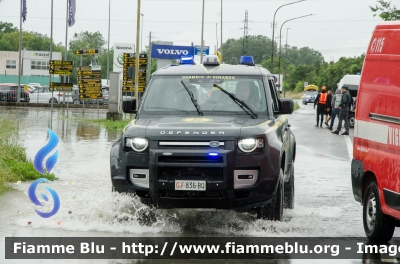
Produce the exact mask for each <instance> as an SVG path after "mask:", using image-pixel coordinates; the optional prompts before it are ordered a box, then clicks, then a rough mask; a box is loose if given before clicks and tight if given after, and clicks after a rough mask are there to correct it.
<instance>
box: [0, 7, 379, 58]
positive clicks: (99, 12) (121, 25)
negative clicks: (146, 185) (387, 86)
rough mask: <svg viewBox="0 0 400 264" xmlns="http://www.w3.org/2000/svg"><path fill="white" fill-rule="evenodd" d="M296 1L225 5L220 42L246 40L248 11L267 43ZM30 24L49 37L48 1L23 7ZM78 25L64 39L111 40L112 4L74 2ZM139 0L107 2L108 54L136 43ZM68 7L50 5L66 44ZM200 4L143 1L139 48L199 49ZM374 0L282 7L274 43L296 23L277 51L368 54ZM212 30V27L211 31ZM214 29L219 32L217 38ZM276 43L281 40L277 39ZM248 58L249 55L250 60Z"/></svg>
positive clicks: (2, 11)
mask: <svg viewBox="0 0 400 264" xmlns="http://www.w3.org/2000/svg"><path fill="white" fill-rule="evenodd" d="M294 1H295V0H293V1H290V0H289V1H286V0H222V3H223V7H222V17H223V20H222V24H223V30H222V31H223V32H222V33H223V34H222V35H223V41H224V42H225V41H226V40H227V39H229V38H235V39H237V38H240V37H243V26H244V22H243V21H244V19H245V11H246V10H247V11H248V20H249V22H248V28H249V30H248V34H249V35H265V36H267V37H269V38H272V21H273V16H274V12H275V10H276V9H277V8H278V7H279V6H281V5H283V4H287V3H290V2H294ZM19 2H20V1H17V0H2V2H1V3H0V21H3V22H10V23H13V24H14V25H15V26H17V27H19V9H20V4H19ZM26 2H27V11H28V13H27V20H26V22H25V23H23V30H28V31H36V32H39V33H42V34H46V35H48V36H50V33H51V32H50V31H51V30H50V24H51V19H50V17H51V8H50V6H51V0H26ZM76 2H77V3H76V16H75V20H76V23H75V25H74V26H72V27H69V29H68V39H69V40H70V39H71V38H72V36H73V34H74V33H79V32H81V31H86V30H87V31H89V32H96V31H100V32H101V33H102V34H103V36H104V39H105V40H106V41H107V39H108V14H109V8H108V7H109V0H76ZM137 2H138V1H137V0H111V30H110V47H111V46H112V45H113V44H114V43H136V13H137ZM66 3H67V0H55V1H54V4H53V10H54V15H53V16H54V19H53V21H54V22H53V23H54V26H53V27H54V30H53V38H54V41H55V42H56V43H58V42H62V43H63V44H65V27H66V26H65V25H66ZM202 3H203V1H202V0H175V1H169V0H141V13H142V14H143V33H142V36H143V38H142V41H143V42H142V45H143V48H144V47H145V45H148V43H149V37H148V36H149V32H150V31H151V32H152V37H154V38H153V41H157V40H162V41H172V42H173V43H174V45H191V43H192V42H193V43H194V44H195V45H200V41H201V18H202ZM376 3H377V0H306V1H304V2H299V3H296V4H292V5H288V6H284V7H282V8H281V9H279V11H278V12H277V14H276V23H277V26H276V29H275V36H276V37H279V30H280V28H281V25H282V23H283V22H284V21H286V20H288V19H292V18H296V17H299V16H304V15H308V14H314V15H313V16H309V17H305V18H300V19H295V20H293V21H289V22H287V23H285V25H284V26H283V27H282V44H284V43H285V42H286V32H287V28H289V30H288V44H289V45H290V46H297V47H304V46H308V47H310V48H312V49H315V50H317V51H319V52H321V53H322V55H323V56H324V58H325V61H332V60H334V61H337V60H338V59H339V58H340V57H343V56H344V57H354V56H359V55H361V54H362V53H364V52H365V51H366V49H367V46H368V43H369V40H370V37H371V33H372V31H373V29H374V27H375V25H376V24H377V23H379V22H380V21H381V19H380V18H379V17H373V13H372V12H371V10H370V8H369V6H372V5H375V4H376ZM220 21H221V0H205V15H204V41H205V45H209V46H210V47H211V51H214V47H215V45H216V44H217V35H218V43H219V44H220V42H221V40H220ZM216 24H217V25H216ZM216 30H217V33H216ZM277 41H279V38H278V39H277ZM250 55H251V54H250Z"/></svg>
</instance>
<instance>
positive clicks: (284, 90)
mask: <svg viewBox="0 0 400 264" xmlns="http://www.w3.org/2000/svg"><path fill="white" fill-rule="evenodd" d="M288 32H289V28H287V29H286V52H285V53H286V55H285V57H286V62H285V71H284V72H283V82H282V83H286V67H287V64H288V56H287V40H288ZM281 86H282V84H281ZM282 89H283V97H286V89H285V86H283V87H282Z"/></svg>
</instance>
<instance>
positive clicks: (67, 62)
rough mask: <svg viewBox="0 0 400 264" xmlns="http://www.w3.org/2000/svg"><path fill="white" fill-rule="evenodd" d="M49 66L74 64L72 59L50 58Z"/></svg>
mask: <svg viewBox="0 0 400 264" xmlns="http://www.w3.org/2000/svg"><path fill="white" fill-rule="evenodd" d="M49 64H50V66H51V65H59V66H72V65H74V62H73V61H62V60H51V61H49Z"/></svg>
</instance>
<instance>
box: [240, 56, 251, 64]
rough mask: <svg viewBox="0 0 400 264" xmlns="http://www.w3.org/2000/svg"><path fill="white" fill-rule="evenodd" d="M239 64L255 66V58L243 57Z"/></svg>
mask: <svg viewBox="0 0 400 264" xmlns="http://www.w3.org/2000/svg"><path fill="white" fill-rule="evenodd" d="M239 64H243V65H249V66H254V59H253V56H241V57H240V61H239Z"/></svg>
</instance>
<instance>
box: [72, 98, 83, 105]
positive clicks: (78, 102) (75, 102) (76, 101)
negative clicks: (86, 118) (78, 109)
mask: <svg viewBox="0 0 400 264" xmlns="http://www.w3.org/2000/svg"><path fill="white" fill-rule="evenodd" d="M73 103H74V104H76V105H78V104H81V101H79V99H75V100H74V102H73Z"/></svg>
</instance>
